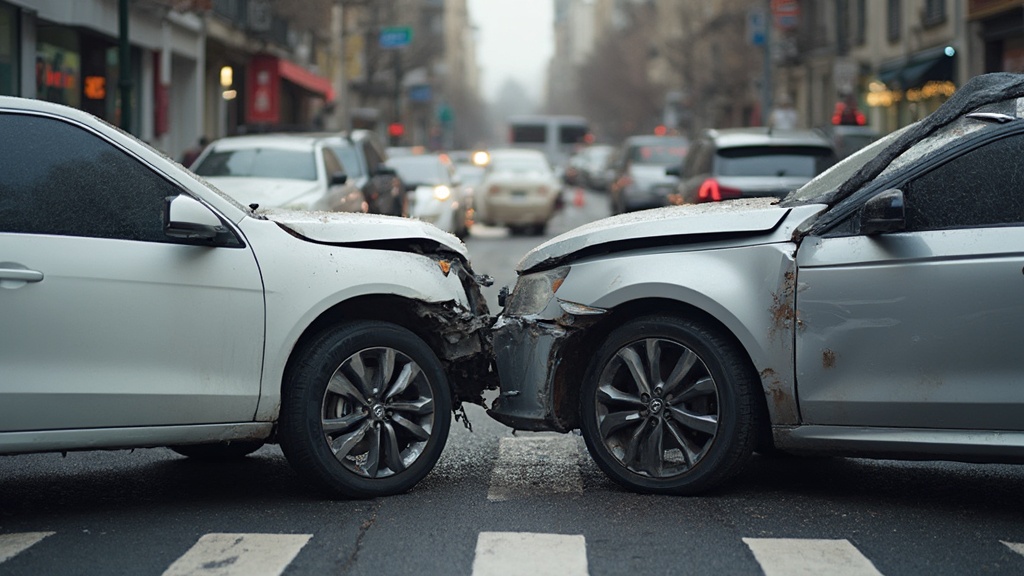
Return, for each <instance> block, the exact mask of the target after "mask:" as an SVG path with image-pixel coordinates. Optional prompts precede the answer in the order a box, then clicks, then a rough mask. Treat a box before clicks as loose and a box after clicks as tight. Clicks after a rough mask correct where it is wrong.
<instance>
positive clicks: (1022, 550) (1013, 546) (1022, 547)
mask: <svg viewBox="0 0 1024 576" xmlns="http://www.w3.org/2000/svg"><path fill="white" fill-rule="evenodd" d="M1000 542H1002V543H1003V544H1005V545H1006V547H1007V548H1009V549H1010V550H1013V551H1014V552H1016V553H1017V554H1020V555H1021V556H1024V544H1021V543H1019V542H1007V541H1006V540H1000Z"/></svg>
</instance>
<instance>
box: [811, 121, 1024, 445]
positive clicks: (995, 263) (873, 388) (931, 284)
mask: <svg viewBox="0 0 1024 576" xmlns="http://www.w3.org/2000/svg"><path fill="white" fill-rule="evenodd" d="M1022 155H1024V137H1022V136H1021V135H1010V136H1006V137H1001V138H998V139H996V140H994V141H989V142H988V143H987V144H985V145H983V146H981V147H979V148H975V149H973V150H971V151H969V152H966V153H964V154H962V155H960V156H959V157H956V158H954V159H952V160H949V161H946V162H943V163H941V164H939V165H937V166H936V167H934V168H933V169H931V170H928V171H927V172H926V173H924V174H922V175H920V176H917V177H913V178H911V179H909V180H907V181H903V182H895V183H894V184H895V185H899V187H900V189H902V191H903V194H904V202H905V211H906V229H905V231H902V232H899V233H890V234H879V235H871V236H867V235H854V236H839V237H827V236H828V235H827V234H826V235H825V236H826V237H817V238H815V237H808V238H806V239H804V242H803V243H802V245H801V248H800V251H799V253H798V256H797V262H798V266H799V272H798V281H797V286H796V303H797V315H798V328H797V331H796V365H797V389H798V394H799V402H800V411H801V415H802V418H803V421H804V422H806V423H809V424H826V425H853V426H880V427H917V428H947V429H977V430H986V429H987V430H1008V429H1018V430H1019V429H1020V427H1021V419H1020V415H1021V414H1022V413H1024V356H1021V354H1020V353H1019V351H1018V349H1017V346H1018V345H1019V342H1020V341H1021V336H1022V335H1024V274H1022V270H1024V163H1021V162H1020V158H1021V157H1022Z"/></svg>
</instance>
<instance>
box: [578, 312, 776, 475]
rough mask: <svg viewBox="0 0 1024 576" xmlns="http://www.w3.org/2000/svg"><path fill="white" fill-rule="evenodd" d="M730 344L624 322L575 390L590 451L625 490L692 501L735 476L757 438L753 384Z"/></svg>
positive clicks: (650, 323)
mask: <svg viewBox="0 0 1024 576" xmlns="http://www.w3.org/2000/svg"><path fill="white" fill-rule="evenodd" d="M751 373H752V369H751V368H750V367H749V366H748V364H747V363H746V362H745V360H744V357H743V356H742V355H741V354H740V351H739V350H738V349H737V346H736V344H734V343H733V342H732V341H731V340H730V339H728V338H726V337H724V336H723V335H722V334H720V333H719V332H717V331H715V330H711V329H709V328H707V327H706V326H704V325H702V324H699V323H696V322H693V321H690V320H687V319H682V318H674V317H667V316H649V317H643V318H638V319H636V320H633V321H630V322H627V323H626V324H624V325H622V326H621V327H619V328H618V329H616V330H615V331H613V332H612V333H611V334H610V335H609V336H608V338H607V339H606V340H605V342H604V343H603V344H602V346H601V347H600V348H599V350H598V352H597V355H596V358H595V361H594V362H593V363H592V364H591V367H590V369H589V370H588V371H587V375H586V377H585V380H584V384H583V388H582V390H581V394H580V397H581V406H580V409H581V419H582V425H581V428H582V433H583V438H584V440H585V441H586V444H587V449H588V450H589V451H590V454H591V455H592V456H593V457H594V460H595V461H596V462H597V464H598V466H599V467H600V468H601V469H602V470H603V471H604V472H605V474H607V475H608V476H609V477H610V478H611V479H612V480H615V481H616V482H618V483H619V484H622V485H623V486H626V487H627V488H630V489H632V490H636V491H640V492H651V493H661V494H696V493H699V492H702V491H705V490H708V489H710V488H713V487H715V486H717V485H719V484H721V483H722V482H724V481H725V480H726V479H728V478H729V477H730V476H732V475H733V474H735V473H736V472H738V471H739V469H740V468H741V466H742V465H743V464H744V462H745V461H746V460H747V458H748V457H749V456H750V454H751V453H752V451H753V447H754V441H755V437H756V434H755V432H756V427H755V410H754V406H755V404H754V402H755V400H754V391H755V390H756V389H757V387H758V384H757V381H756V378H755V377H754V376H752V374H751Z"/></svg>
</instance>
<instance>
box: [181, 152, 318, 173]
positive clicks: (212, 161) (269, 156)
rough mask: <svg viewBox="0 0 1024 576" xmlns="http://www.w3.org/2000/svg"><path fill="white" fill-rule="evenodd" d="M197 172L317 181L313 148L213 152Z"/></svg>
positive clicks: (198, 167)
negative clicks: (304, 149)
mask: <svg viewBox="0 0 1024 576" xmlns="http://www.w3.org/2000/svg"><path fill="white" fill-rule="evenodd" d="M193 171H194V172H195V173H196V174H198V175H200V176H205V177H208V178H209V177H217V176H234V177H244V178H283V179H286V180H314V181H315V180H316V161H315V160H314V159H313V153H312V150H310V151H302V150H282V149H278V148H244V149H241V150H216V151H214V152H211V153H210V154H209V155H208V156H207V157H206V158H204V159H203V161H202V162H200V163H199V165H198V166H196V167H195V168H193Z"/></svg>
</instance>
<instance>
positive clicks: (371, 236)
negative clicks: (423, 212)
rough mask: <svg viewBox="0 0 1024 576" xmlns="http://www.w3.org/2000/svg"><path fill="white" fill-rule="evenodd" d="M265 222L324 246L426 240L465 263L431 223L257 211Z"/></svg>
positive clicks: (460, 248) (458, 246)
mask: <svg viewBox="0 0 1024 576" xmlns="http://www.w3.org/2000/svg"><path fill="white" fill-rule="evenodd" d="M258 213H259V214H260V215H262V216H265V217H266V218H267V219H268V220H270V221H272V222H275V223H277V224H278V225H280V226H282V227H284V228H287V229H288V230H291V231H292V232H295V233H296V234H298V235H299V236H302V237H303V238H308V239H309V240H312V241H314V242H323V243H325V244H368V243H373V242H389V241H396V240H411V241H424V240H425V241H428V242H433V243H437V244H440V245H441V246H444V247H445V248H447V249H449V250H451V251H452V252H456V253H458V254H460V255H462V257H463V258H464V259H466V260H467V261H468V260H469V252H468V251H467V250H466V245H465V244H463V243H462V241H461V240H459V239H458V238H457V237H455V236H454V235H452V234H449V233H447V232H445V231H443V230H441V229H440V228H438V227H437V226H434V225H433V224H428V223H426V222H422V221H420V220H413V219H411V218H400V217H398V216H385V215H382V214H361V213H352V212H307V211H293V210H279V209H269V210H264V209H260V210H259V211H258Z"/></svg>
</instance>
